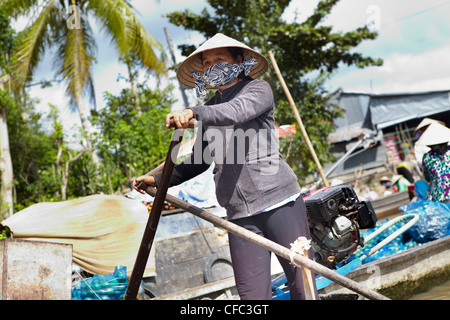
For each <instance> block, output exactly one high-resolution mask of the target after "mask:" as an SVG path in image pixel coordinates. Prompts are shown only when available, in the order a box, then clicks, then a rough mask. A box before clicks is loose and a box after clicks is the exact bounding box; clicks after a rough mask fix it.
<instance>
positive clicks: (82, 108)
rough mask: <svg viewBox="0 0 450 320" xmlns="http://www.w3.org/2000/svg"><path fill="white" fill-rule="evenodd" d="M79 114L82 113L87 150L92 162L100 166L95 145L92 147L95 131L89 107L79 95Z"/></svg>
mask: <svg viewBox="0 0 450 320" xmlns="http://www.w3.org/2000/svg"><path fill="white" fill-rule="evenodd" d="M75 100H76V103H77V107H78V112H79V113H80V119H81V125H82V127H83V130H84V133H85V135H86V147H87V150H89V151H90V152H91V155H92V161H93V162H94V163H95V164H96V165H98V164H99V162H100V161H99V158H98V155H97V152H96V151H95V149H94V147H93V145H92V134H93V133H94V130H93V128H92V124H91V121H90V120H89V107H88V105H87V104H86V103H85V101H84V100H83V98H82V97H81V94H77V96H76V97H75Z"/></svg>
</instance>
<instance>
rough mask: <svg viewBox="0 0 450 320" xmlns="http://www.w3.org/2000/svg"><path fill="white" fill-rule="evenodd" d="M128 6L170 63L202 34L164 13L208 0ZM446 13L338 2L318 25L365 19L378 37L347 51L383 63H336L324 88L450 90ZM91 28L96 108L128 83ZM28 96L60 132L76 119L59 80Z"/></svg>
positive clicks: (427, 4)
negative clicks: (53, 113)
mask: <svg viewBox="0 0 450 320" xmlns="http://www.w3.org/2000/svg"><path fill="white" fill-rule="evenodd" d="M317 3H318V0H292V1H291V3H290V5H289V7H288V8H287V10H286V12H285V14H284V16H283V17H284V19H286V20H287V21H294V19H296V21H297V22H302V21H304V20H305V19H306V18H307V17H308V16H310V15H311V14H312V13H313V10H314V8H315V7H316V6H317ZM131 4H132V5H133V6H134V8H135V9H136V11H137V12H138V19H139V20H140V21H141V23H142V24H143V25H144V27H145V28H146V29H147V30H148V31H149V32H150V33H151V34H152V35H153V36H154V37H155V38H156V40H158V41H159V42H160V43H161V44H162V46H163V47H164V50H166V52H167V54H169V50H168V43H167V39H166V36H165V33H164V27H166V28H167V29H168V32H169V35H170V37H171V40H172V44H173V47H174V49H175V51H176V59H177V62H181V61H182V59H183V57H182V56H181V54H180V52H179V50H178V49H177V45H180V44H194V45H196V46H198V45H200V44H201V43H202V42H203V41H204V40H206V39H204V38H203V37H202V36H201V35H200V34H199V33H197V32H192V31H186V30H184V29H183V28H182V27H177V26H174V25H172V24H170V23H169V21H168V19H167V18H165V17H164V14H166V13H170V12H173V11H177V10H178V11H182V10H184V9H186V8H188V9H189V10H191V11H193V12H195V13H201V11H202V10H203V8H205V7H207V5H208V4H207V2H206V1H205V0H183V1H180V0H131ZM449 16H450V1H449V0H427V1H423V0H395V1H393V0H341V1H339V2H338V4H337V5H336V6H335V7H334V8H333V10H332V12H331V14H330V15H329V16H328V17H327V18H326V19H325V21H323V22H322V24H324V25H331V26H333V31H335V32H347V31H351V30H354V29H356V28H358V27H362V26H364V25H366V24H368V25H369V26H370V27H371V28H373V29H374V30H377V31H378V32H379V36H378V37H377V38H376V39H375V40H369V41H365V42H363V43H361V44H360V45H359V46H358V47H356V48H355V49H354V51H356V52H360V53H362V54H363V55H365V56H370V57H373V58H381V59H383V61H384V64H383V66H380V67H369V68H364V69H359V68H357V67H348V66H341V67H340V68H339V70H337V71H336V72H335V73H334V74H333V76H332V77H330V79H329V80H328V81H327V82H326V84H325V88H326V89H327V90H328V91H329V92H334V91H336V90H338V89H339V88H341V89H343V90H344V91H346V92H366V93H378V94H380V93H398V92H423V91H433V90H450V19H448V17H449ZM26 22H27V21H26V20H25V19H22V20H19V21H17V22H16V24H15V27H16V28H17V29H20V28H21V27H23V25H25V24H26ZM93 31H94V33H95V34H96V38H97V56H96V59H97V62H96V64H95V65H94V67H93V74H94V86H95V91H96V100H97V107H98V108H102V107H103V106H104V105H105V103H104V100H103V93H104V92H105V91H108V92H110V93H112V94H118V93H119V92H120V91H121V89H123V88H125V87H127V86H128V84H127V83H126V81H124V80H121V79H120V77H119V76H120V75H124V76H127V71H126V68H125V66H124V65H123V64H121V63H120V62H118V59H117V54H116V53H115V52H114V49H113V47H112V46H111V44H110V40H109V39H108V37H107V36H105V33H103V32H102V30H101V29H99V28H98V27H97V26H96V25H95V24H93ZM54 76H55V72H54V69H52V60H51V54H48V55H46V57H45V58H44V59H43V61H42V62H41V63H40V65H39V67H38V70H37V72H36V76H35V81H39V80H41V79H47V80H49V79H53V77H54ZM142 79H143V78H142ZM143 81H144V80H143ZM150 81H152V80H150ZM169 82H170V83H172V84H174V85H175V88H177V87H178V83H177V82H176V80H175V74H174V73H173V74H170V75H169V79H167V80H163V82H162V84H163V85H164V84H165V83H169ZM149 85H150V86H151V85H152V83H149ZM175 91H177V90H175ZM175 93H176V92H175ZM30 95H31V96H32V97H35V98H39V99H40V103H39V104H38V106H37V110H38V111H40V112H43V113H48V111H49V108H48V103H52V104H55V105H57V106H58V107H59V109H60V112H61V119H62V121H63V124H64V127H65V129H66V130H70V128H72V126H74V125H79V124H80V121H79V117H78V113H76V112H75V113H74V112H72V111H70V109H69V107H68V99H67V97H66V95H65V87H64V84H63V83H60V84H54V85H53V86H52V87H51V88H46V89H41V88H40V87H39V86H35V87H32V88H31V90H30ZM176 95H178V94H177V93H176ZM188 95H189V98H190V101H192V102H193V101H194V93H193V90H190V92H189V93H188ZM178 97H179V96H178ZM182 106H183V103H182V100H181V98H179V107H180V108H181V107H182ZM175 107H176V106H175Z"/></svg>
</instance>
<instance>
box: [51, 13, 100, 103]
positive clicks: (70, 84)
mask: <svg viewBox="0 0 450 320" xmlns="http://www.w3.org/2000/svg"><path fill="white" fill-rule="evenodd" d="M61 30H64V31H63V32H62V33H61V35H60V36H59V38H58V39H57V41H56V42H57V44H58V55H57V59H56V60H55V66H56V68H57V72H59V73H60V74H61V75H62V76H63V79H64V80H66V81H67V93H68V95H69V96H70V99H71V104H72V105H73V107H76V105H77V104H78V103H79V101H77V99H78V98H79V97H82V96H83V93H84V92H87V93H88V96H89V98H90V100H91V101H92V102H93V104H94V105H95V92H94V82H93V79H92V72H91V71H92V70H91V69H92V68H91V67H92V60H93V57H94V51H95V41H94V39H93V36H92V32H91V29H90V28H89V25H88V24H87V23H86V22H85V21H84V20H83V19H81V27H80V28H67V27H62V28H61Z"/></svg>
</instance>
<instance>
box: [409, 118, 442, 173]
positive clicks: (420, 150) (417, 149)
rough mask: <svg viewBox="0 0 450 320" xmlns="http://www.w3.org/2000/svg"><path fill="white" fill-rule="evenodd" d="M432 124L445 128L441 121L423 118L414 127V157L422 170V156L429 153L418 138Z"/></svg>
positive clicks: (427, 148)
mask: <svg viewBox="0 0 450 320" xmlns="http://www.w3.org/2000/svg"><path fill="white" fill-rule="evenodd" d="M432 123H438V124H440V125H443V126H445V123H444V122H442V121H439V120H434V119H431V118H424V119H423V120H422V121H421V122H420V123H419V125H418V126H417V127H416V129H415V130H414V136H415V138H416V139H417V140H416V143H415V144H414V155H415V157H416V160H417V163H418V165H419V167H420V168H422V159H423V155H424V154H425V153H427V152H428V151H430V148H429V147H427V146H426V145H424V144H423V143H422V141H420V137H421V136H422V134H423V133H424V132H425V131H426V130H427V129H428V127H429V126H430V124H432Z"/></svg>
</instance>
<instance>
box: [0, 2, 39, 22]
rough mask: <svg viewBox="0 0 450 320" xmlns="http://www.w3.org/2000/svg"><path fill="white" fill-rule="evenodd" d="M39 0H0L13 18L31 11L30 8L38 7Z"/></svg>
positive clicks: (1, 4)
mask: <svg viewBox="0 0 450 320" xmlns="http://www.w3.org/2000/svg"><path fill="white" fill-rule="evenodd" d="M38 3H39V0H0V6H2V7H3V8H4V9H5V10H6V12H7V13H8V15H9V16H10V17H11V18H17V17H18V16H20V15H24V14H27V13H30V10H31V9H33V8H36V7H38Z"/></svg>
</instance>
